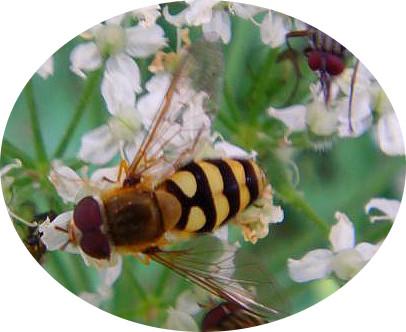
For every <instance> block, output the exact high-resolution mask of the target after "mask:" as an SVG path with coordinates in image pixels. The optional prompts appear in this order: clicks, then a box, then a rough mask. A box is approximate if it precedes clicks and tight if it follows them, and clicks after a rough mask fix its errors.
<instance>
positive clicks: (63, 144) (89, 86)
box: [54, 69, 102, 159]
mask: <svg viewBox="0 0 406 332" xmlns="http://www.w3.org/2000/svg"><path fill="white" fill-rule="evenodd" d="M101 73H102V71H101V70H100V69H99V70H97V71H95V72H92V73H90V74H89V76H88V78H87V81H86V86H85V88H84V90H83V93H82V95H81V97H80V99H79V102H78V104H77V106H76V109H75V111H74V113H73V117H72V119H71V121H70V123H69V125H68V127H67V128H66V130H65V133H64V135H63V136H62V139H61V140H60V142H59V144H58V146H57V148H56V150H55V152H54V159H58V158H61V157H62V156H63V154H64V153H65V151H66V149H67V147H68V145H69V142H70V140H71V138H72V136H73V134H74V131H75V130H76V128H77V126H78V125H79V122H80V119H81V118H82V116H83V114H84V111H85V110H86V108H87V106H88V104H89V101H90V99H91V98H90V97H91V96H92V94H93V92H94V90H95V88H96V86H97V83H98V82H99V78H100V76H101Z"/></svg>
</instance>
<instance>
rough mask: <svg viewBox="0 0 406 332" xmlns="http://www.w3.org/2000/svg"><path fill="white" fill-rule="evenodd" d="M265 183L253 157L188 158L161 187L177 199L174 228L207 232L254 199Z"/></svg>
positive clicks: (241, 209)
mask: <svg viewBox="0 0 406 332" xmlns="http://www.w3.org/2000/svg"><path fill="white" fill-rule="evenodd" d="M265 185H266V181H265V176H264V173H263V171H262V170H261V169H260V168H259V166H258V165H257V164H256V163H255V162H254V161H252V160H249V159H227V158H225V159H206V160H201V161H198V162H191V163H189V164H187V165H185V166H184V167H182V168H181V169H179V170H178V171H177V172H176V173H175V174H173V175H172V176H171V177H170V178H169V179H168V180H166V181H165V183H164V185H163V188H164V190H165V191H166V192H168V193H170V194H171V195H173V196H175V198H176V199H177V200H178V201H179V203H180V206H181V209H182V211H181V213H180V217H179V220H178V221H177V223H176V228H177V229H179V230H185V231H188V232H210V231H213V230H214V229H216V228H218V227H220V226H221V225H222V224H223V223H224V222H225V221H227V220H229V219H230V218H232V217H234V216H235V215H236V214H237V213H239V212H241V211H243V210H244V209H245V208H246V207H247V206H248V205H249V204H251V203H252V202H253V201H254V200H256V199H257V198H258V196H259V195H260V194H261V193H262V191H263V190H264V187H265Z"/></svg>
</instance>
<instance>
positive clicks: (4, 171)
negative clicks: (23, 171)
mask: <svg viewBox="0 0 406 332" xmlns="http://www.w3.org/2000/svg"><path fill="white" fill-rule="evenodd" d="M22 165H23V164H22V162H21V160H20V159H14V160H13V161H12V162H11V163H9V164H6V165H4V166H3V167H2V168H1V169H0V178H2V177H3V176H4V175H6V174H7V173H9V172H10V171H11V170H12V169H15V168H20V167H21V166H22Z"/></svg>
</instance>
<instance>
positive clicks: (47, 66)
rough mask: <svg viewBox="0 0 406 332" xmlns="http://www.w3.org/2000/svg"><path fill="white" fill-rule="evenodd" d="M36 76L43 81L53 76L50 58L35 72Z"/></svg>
mask: <svg viewBox="0 0 406 332" xmlns="http://www.w3.org/2000/svg"><path fill="white" fill-rule="evenodd" d="M37 74H38V75H39V76H41V77H42V78H43V79H44V80H46V79H47V78H48V77H49V76H51V75H53V74H54V58H53V57H52V56H51V57H50V58H49V59H48V60H47V61H45V63H44V64H43V65H42V66H41V67H40V68H39V69H38V70H37Z"/></svg>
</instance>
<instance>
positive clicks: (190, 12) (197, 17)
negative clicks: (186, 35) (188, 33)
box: [185, 0, 221, 25]
mask: <svg viewBox="0 0 406 332" xmlns="http://www.w3.org/2000/svg"><path fill="white" fill-rule="evenodd" d="M187 2H188V3H190V6H189V7H188V8H187V9H186V13H185V19H186V22H187V23H188V24H189V25H201V24H204V23H208V22H210V20H211V18H212V8H213V7H214V6H215V5H216V4H217V3H219V2H221V1H220V0H195V1H193V2H192V1H187Z"/></svg>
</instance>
